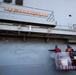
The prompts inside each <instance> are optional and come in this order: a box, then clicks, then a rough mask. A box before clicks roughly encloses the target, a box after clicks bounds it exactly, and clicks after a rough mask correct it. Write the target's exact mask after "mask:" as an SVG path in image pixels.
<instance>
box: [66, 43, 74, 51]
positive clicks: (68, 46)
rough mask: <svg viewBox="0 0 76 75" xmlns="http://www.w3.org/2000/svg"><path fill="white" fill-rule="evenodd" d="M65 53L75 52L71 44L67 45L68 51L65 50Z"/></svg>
mask: <svg viewBox="0 0 76 75" xmlns="http://www.w3.org/2000/svg"><path fill="white" fill-rule="evenodd" d="M65 52H74V50H73V49H72V47H71V45H70V44H67V49H66V50H65Z"/></svg>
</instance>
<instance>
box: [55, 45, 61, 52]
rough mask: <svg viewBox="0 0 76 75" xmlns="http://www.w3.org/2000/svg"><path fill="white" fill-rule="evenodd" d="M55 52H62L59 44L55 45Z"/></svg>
mask: <svg viewBox="0 0 76 75" xmlns="http://www.w3.org/2000/svg"><path fill="white" fill-rule="evenodd" d="M54 50H55V53H58V52H61V50H60V48H58V45H56V46H55V49H54Z"/></svg>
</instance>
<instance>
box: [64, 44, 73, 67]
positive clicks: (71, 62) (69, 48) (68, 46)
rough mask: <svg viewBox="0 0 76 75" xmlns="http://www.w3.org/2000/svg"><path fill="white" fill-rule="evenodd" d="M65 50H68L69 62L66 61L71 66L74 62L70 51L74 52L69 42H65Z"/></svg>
mask: <svg viewBox="0 0 76 75" xmlns="http://www.w3.org/2000/svg"><path fill="white" fill-rule="evenodd" d="M65 52H69V54H70V59H71V60H70V63H68V65H69V66H71V65H72V66H73V64H74V57H73V56H71V52H74V50H73V48H72V47H71V45H70V44H67V49H66V50H65Z"/></svg>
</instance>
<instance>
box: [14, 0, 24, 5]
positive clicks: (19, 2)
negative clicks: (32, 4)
mask: <svg viewBox="0 0 76 75" xmlns="http://www.w3.org/2000/svg"><path fill="white" fill-rule="evenodd" d="M15 3H16V4H17V5H23V0H15Z"/></svg>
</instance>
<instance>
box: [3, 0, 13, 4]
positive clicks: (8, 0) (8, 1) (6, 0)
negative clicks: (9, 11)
mask: <svg viewBox="0 0 76 75" xmlns="http://www.w3.org/2000/svg"><path fill="white" fill-rule="evenodd" d="M4 2H6V3H11V2H12V0H4Z"/></svg>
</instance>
